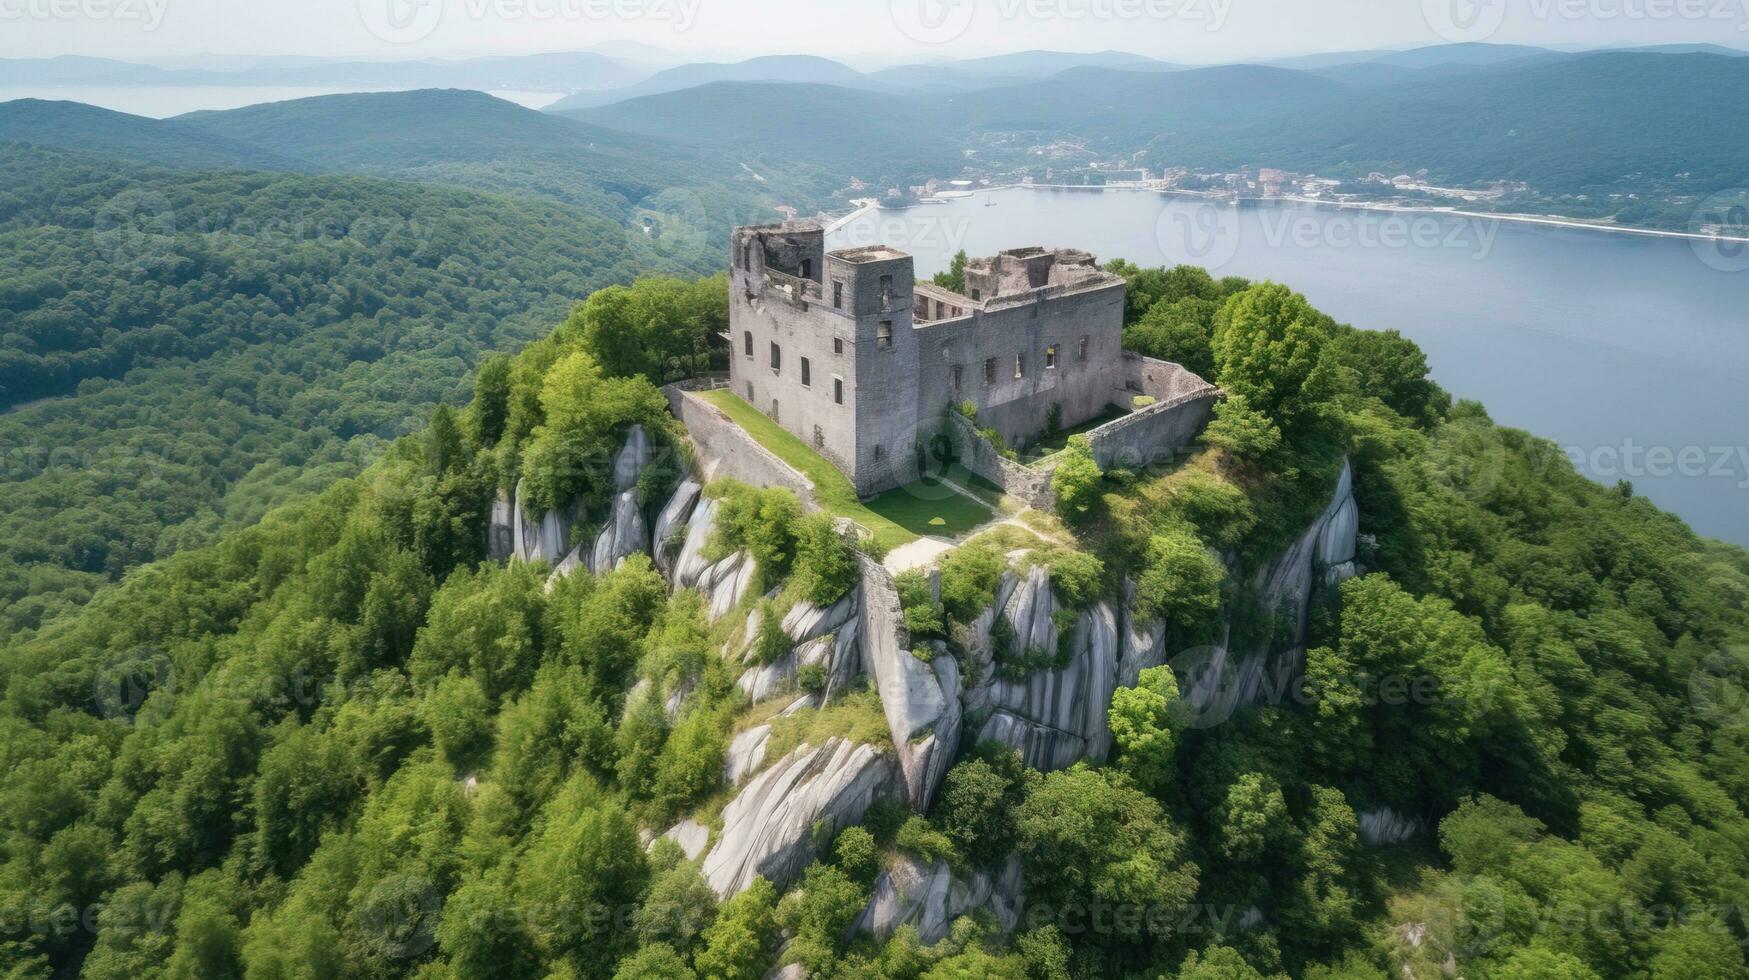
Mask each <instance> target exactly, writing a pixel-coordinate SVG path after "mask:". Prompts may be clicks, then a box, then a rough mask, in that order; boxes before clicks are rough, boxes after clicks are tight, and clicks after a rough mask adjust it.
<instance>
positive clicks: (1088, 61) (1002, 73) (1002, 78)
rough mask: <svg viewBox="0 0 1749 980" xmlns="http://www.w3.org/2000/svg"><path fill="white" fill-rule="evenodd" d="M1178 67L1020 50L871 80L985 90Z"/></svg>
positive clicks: (1104, 54)
mask: <svg viewBox="0 0 1749 980" xmlns="http://www.w3.org/2000/svg"><path fill="white" fill-rule="evenodd" d="M1177 67H1179V66H1177V65H1171V64H1167V63H1166V62H1163V61H1157V60H1155V59H1153V58H1149V57H1146V56H1144V55H1139V54H1130V53H1129V52H1127V51H1096V52H1093V53H1090V54H1082V53H1079V52H1073V51H1019V52H1015V53H1014V54H1001V55H993V56H991V57H988V58H967V59H964V60H962V61H945V62H937V63H932V64H918V65H901V66H899V67H897V68H885V69H882V70H881V71H877V72H870V73H869V77H870V78H872V79H876V80H879V81H882V82H886V83H888V84H891V85H894V86H898V87H903V88H923V87H938V88H942V87H945V88H960V89H969V88H984V87H990V86H994V85H1013V84H1022V83H1025V82H1031V81H1039V80H1041V79H1044V78H1049V77H1050V76H1052V75H1056V74H1058V73H1060V72H1065V71H1069V70H1071V69H1075V68H1114V69H1121V70H1128V71H1171V70H1173V69H1176V68H1177Z"/></svg>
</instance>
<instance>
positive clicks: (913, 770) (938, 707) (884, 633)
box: [861, 557, 960, 811]
mask: <svg viewBox="0 0 1749 980" xmlns="http://www.w3.org/2000/svg"><path fill="white" fill-rule="evenodd" d="M904 622H905V621H904V614H903V612H902V610H901V609H900V606H899V592H898V589H896V588H895V587H894V585H893V579H892V576H890V575H888V574H887V570H886V569H885V568H882V567H881V566H880V565H879V564H877V563H876V562H874V561H872V560H870V559H868V558H866V557H864V558H862V624H861V633H862V636H863V664H864V666H865V668H866V670H867V671H868V675H869V677H871V678H873V679H874V684H875V690H876V691H877V692H879V694H880V696H881V708H882V710H883V711H885V712H886V716H887V728H888V730H889V731H890V732H891V733H892V737H893V748H894V751H895V752H897V753H898V761H899V770H900V772H901V773H902V774H903V776H904V781H905V800H906V801H907V802H908V803H910V804H911V806H912V807H913V808H915V809H917V810H918V811H922V810H926V809H928V808H929V802H930V800H932V799H934V797H935V789H936V787H937V786H939V785H940V784H941V777H942V776H944V775H946V774H947V769H948V767H949V766H950V765H952V764H953V757H954V755H955V754H956V753H957V752H958V751H959V742H960V678H959V665H958V664H957V663H955V662H954V660H953V658H952V657H945V656H944V657H936V658H935V660H934V661H933V662H925V661H923V660H919V659H918V658H917V657H916V656H914V655H913V654H912V652H911V646H910V636H909V635H908V634H907V632H906V630H905V625H904Z"/></svg>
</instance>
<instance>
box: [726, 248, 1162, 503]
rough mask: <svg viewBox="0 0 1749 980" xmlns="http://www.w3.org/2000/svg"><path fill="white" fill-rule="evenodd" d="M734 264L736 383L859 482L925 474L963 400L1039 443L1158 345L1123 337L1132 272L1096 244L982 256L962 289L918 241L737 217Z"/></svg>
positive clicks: (1089, 413)
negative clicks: (1138, 353)
mask: <svg viewBox="0 0 1749 980" xmlns="http://www.w3.org/2000/svg"><path fill="white" fill-rule="evenodd" d="M731 265H732V273H731V285H730V291H731V296H730V305H729V323H730V342H731V353H730V367H729V375H730V382H731V385H732V387H733V390H734V392H735V393H736V394H738V395H740V396H741V397H742V398H745V399H746V400H747V401H748V402H749V403H751V404H752V405H754V406H755V407H757V408H758V409H759V410H760V411H762V412H764V413H766V414H767V415H769V416H770V417H771V418H772V419H773V420H775V421H776V422H777V423H778V424H779V425H781V426H782V427H783V428H785V429H787V430H788V431H790V432H791V433H793V434H795V435H796V436H798V437H800V438H801V439H802V440H804V441H805V442H806V443H807V444H808V445H810V446H812V447H813V448H814V449H815V450H816V451H817V452H819V453H820V454H821V455H822V456H825V457H826V458H827V459H829V460H831V461H832V462H833V463H834V464H835V465H837V466H838V468H839V469H841V470H843V471H844V473H845V474H846V475H848V476H849V477H850V479H851V482H852V483H853V484H855V486H856V490H857V492H858V493H859V494H863V495H868V494H873V493H878V492H880V491H882V490H885V489H889V488H892V487H895V486H899V485H901V484H903V483H905V482H908V481H909V480H910V479H913V478H914V477H915V475H916V459H915V457H916V447H917V446H918V445H919V444H920V443H922V442H926V441H927V440H928V438H929V437H930V435H931V433H933V432H935V431H937V429H938V427H939V426H940V424H941V419H942V417H943V415H944V413H946V412H947V411H949V410H950V409H951V408H952V407H953V406H957V405H960V404H963V403H967V402H969V403H971V404H972V405H974V406H975V407H976V408H977V416H978V422H979V424H980V425H982V426H988V427H991V428H994V429H995V430H996V431H998V432H999V433H1001V435H1002V438H1003V439H1004V440H1005V441H1006V442H1008V443H1009V444H1010V445H1015V446H1024V445H1027V444H1029V443H1031V442H1032V441H1034V440H1036V439H1037V438H1038V437H1040V436H1041V435H1043V434H1045V432H1046V429H1047V428H1048V424H1049V420H1050V418H1051V417H1052V415H1053V414H1054V413H1057V412H1060V415H1059V416H1058V419H1057V420H1058V423H1059V424H1060V425H1061V426H1062V427H1064V428H1071V427H1074V426H1078V425H1081V424H1082V423H1085V422H1087V421H1089V420H1091V419H1094V418H1097V417H1098V416H1100V415H1101V414H1102V413H1104V412H1105V411H1106V409H1107V407H1108V406H1112V405H1117V406H1119V407H1120V408H1122V409H1127V407H1128V405H1129V404H1130V402H1131V400H1132V398H1133V397H1134V396H1135V395H1136V394H1140V393H1143V392H1144V390H1145V388H1144V386H1143V385H1141V384H1139V383H1138V376H1139V374H1140V373H1141V369H1142V368H1141V365H1140V364H1138V360H1146V359H1138V358H1136V357H1135V355H1126V354H1125V353H1124V352H1123V346H1122V341H1123V310H1124V291H1125V284H1124V280H1123V278H1122V277H1120V276H1117V275H1113V274H1111V273H1108V272H1104V271H1102V270H1100V269H1099V267H1098V266H1097V265H1095V263H1094V259H1093V256H1092V255H1090V254H1089V253H1087V252H1081V251H1075V250H1071V249H1056V250H1049V249H1043V248H1019V249H1011V250H1009V251H1006V252H1002V253H1000V254H998V255H996V256H994V257H992V258H986V259H977V260H973V261H972V262H970V263H968V264H967V266H966V270H965V281H966V294H965V295H961V294H959V293H956V292H953V291H951V290H948V289H943V288H941V287H939V286H935V285H932V284H929V283H923V282H918V281H917V279H916V276H915V274H914V271H913V263H912V258H911V256H910V255H908V254H906V253H904V252H901V251H899V250H897V249H894V248H889V247H886V246H878V245H877V246H871V247H865V248H849V249H839V250H836V251H831V252H828V251H826V247H825V231H824V229H823V228H822V227H821V226H820V225H819V224H818V223H817V222H812V221H792V222H784V223H782V224H772V225H756V226H750V227H743V228H738V229H736V231H735V233H734V237H733V255H732V261H731ZM1152 363H1153V364H1163V363H1164V362H1158V361H1155V362H1152ZM1186 373H1187V374H1188V372H1186Z"/></svg>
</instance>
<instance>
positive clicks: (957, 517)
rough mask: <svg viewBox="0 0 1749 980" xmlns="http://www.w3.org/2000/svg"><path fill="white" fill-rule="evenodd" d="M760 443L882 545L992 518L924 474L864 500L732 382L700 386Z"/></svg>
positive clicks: (952, 533)
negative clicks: (730, 384)
mask: <svg viewBox="0 0 1749 980" xmlns="http://www.w3.org/2000/svg"><path fill="white" fill-rule="evenodd" d="M698 395H699V397H700V398H703V399H704V400H706V401H708V402H710V403H711V404H712V405H715V406H716V407H717V408H720V409H722V410H723V412H724V413H725V414H727V415H728V416H729V418H731V419H733V420H734V421H735V424H736V425H739V426H740V427H741V428H743V429H745V430H747V433H748V434H749V435H751V436H752V437H753V438H754V439H757V440H758V441H759V444H760V445H762V446H764V447H765V448H766V449H769V450H771V451H772V453H774V454H776V456H777V457H778V458H779V459H781V460H783V461H784V462H786V463H788V464H789V465H791V466H793V467H795V468H796V469H797V470H799V471H801V473H802V475H803V476H805V477H807V478H808V479H810V480H812V481H813V482H814V496H815V498H816V499H817V500H818V501H819V503H820V506H821V507H823V508H825V509H826V511H827V512H828V513H831V514H833V515H835V516H838V517H848V518H850V519H851V520H853V521H855V522H856V523H858V524H861V525H862V526H863V527H865V528H867V529H868V531H869V533H870V534H873V535H874V537H875V541H876V543H877V544H878V545H880V546H881V547H882V548H896V547H898V546H899V545H902V544H908V543H910V542H912V541H915V540H917V539H918V538H920V537H922V536H924V535H939V536H942V537H950V538H951V537H957V536H958V535H960V534H964V533H965V532H967V531H970V530H971V529H972V528H975V527H977V526H978V525H980V524H983V523H984V522H986V521H988V520H990V518H991V516H992V514H991V510H990V508H989V507H986V506H984V505H982V504H980V503H978V502H977V501H975V500H972V499H971V498H969V497H967V496H965V495H964V494H961V493H956V492H955V491H953V490H950V489H948V488H947V487H945V486H942V485H940V484H938V483H934V482H932V481H929V480H922V481H919V482H917V483H913V484H910V485H908V486H903V487H900V488H898V489H897V490H889V491H887V492H886V493H883V494H881V495H880V496H878V497H875V498H874V499H873V500H870V501H868V502H867V503H864V502H863V501H861V500H860V499H858V498H857V496H856V488H855V487H853V486H851V484H850V478H849V477H846V476H845V475H844V474H843V473H842V472H840V471H839V469H838V467H836V466H833V465H832V464H831V462H829V461H828V460H827V459H826V457H824V456H821V455H820V454H819V453H817V452H814V450H812V449H810V448H809V447H808V444H807V443H805V442H803V441H802V440H801V439H800V438H798V437H797V436H796V435H795V434H793V433H791V432H789V431H788V430H786V429H784V428H783V427H782V426H780V425H778V424H777V423H776V422H773V421H772V420H771V419H770V418H769V417H767V416H766V415H765V414H764V413H763V412H761V411H759V410H758V409H756V408H754V407H753V406H752V405H749V404H747V402H746V400H745V399H743V398H741V397H740V396H739V395H737V394H735V393H734V392H732V391H730V390H729V389H727V388H718V389H716V390H714V391H701V392H699V393H698Z"/></svg>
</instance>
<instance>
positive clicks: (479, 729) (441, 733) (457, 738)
mask: <svg viewBox="0 0 1749 980" xmlns="http://www.w3.org/2000/svg"><path fill="white" fill-rule="evenodd" d="M420 715H421V717H422V718H424V720H425V726H426V727H427V728H429V729H431V741H432V744H433V745H434V746H436V748H437V752H438V754H439V755H441V756H443V760H444V761H445V762H447V763H449V764H450V765H451V766H453V767H455V769H456V770H457V771H458V772H467V771H468V770H470V769H472V768H474V767H475V766H478V765H479V764H480V763H481V762H483V761H485V759H486V757H487V756H488V755H489V754H490V753H491V751H492V728H493V719H492V703H491V702H490V701H489V700H487V698H486V692H485V691H483V690H481V688H480V683H479V682H478V681H476V680H474V679H473V678H472V677H468V676H466V675H465V674H463V673H461V672H460V671H450V672H449V673H448V674H445V675H444V676H443V678H442V679H441V680H439V681H438V682H437V686H436V687H435V688H434V689H432V692H431V694H430V696H428V697H427V698H426V699H425V703H424V705H423V706H422V707H421V709H420Z"/></svg>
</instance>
